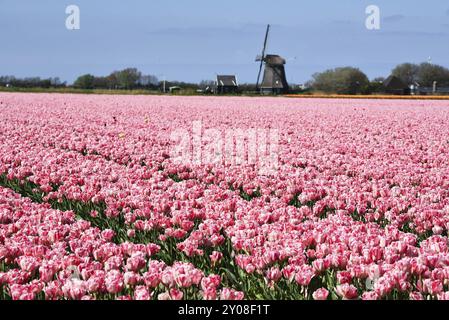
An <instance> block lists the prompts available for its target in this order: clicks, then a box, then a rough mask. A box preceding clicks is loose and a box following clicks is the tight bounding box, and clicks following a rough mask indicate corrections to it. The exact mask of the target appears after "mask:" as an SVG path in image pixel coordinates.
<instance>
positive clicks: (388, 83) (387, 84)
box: [383, 75, 410, 95]
mask: <svg viewBox="0 0 449 320" xmlns="http://www.w3.org/2000/svg"><path fill="white" fill-rule="evenodd" d="M383 86H384V91H385V93H388V94H395V95H405V94H410V89H409V87H408V85H407V84H406V83H405V82H404V81H402V80H401V79H400V78H398V77H396V76H393V75H391V76H389V77H388V78H387V79H386V80H385V81H384V82H383Z"/></svg>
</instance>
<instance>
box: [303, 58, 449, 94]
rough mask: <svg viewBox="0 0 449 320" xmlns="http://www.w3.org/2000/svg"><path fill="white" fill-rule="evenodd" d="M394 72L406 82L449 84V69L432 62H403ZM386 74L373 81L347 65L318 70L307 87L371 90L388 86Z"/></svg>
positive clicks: (340, 91) (345, 91)
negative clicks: (386, 84) (322, 70)
mask: <svg viewBox="0 0 449 320" xmlns="http://www.w3.org/2000/svg"><path fill="white" fill-rule="evenodd" d="M391 75H393V76H396V77H398V78H399V79H401V80H402V82H403V83H404V84H405V85H406V86H409V85H418V86H420V87H432V86H433V85H434V83H435V82H436V84H437V85H438V86H439V87H449V69H447V68H445V67H443V66H440V65H436V64H431V63H427V62H426V63H421V64H413V63H403V64H400V65H398V66H396V67H395V68H394V69H393V70H392V71H391ZM384 81H385V78H383V77H379V78H376V79H374V80H372V81H370V80H369V79H368V77H367V75H366V74H365V73H363V72H362V71H361V70H360V69H358V68H353V67H343V68H335V69H329V70H326V71H324V72H320V73H315V74H314V75H313V76H312V80H311V81H309V82H308V83H307V85H306V87H308V88H310V89H312V90H314V91H321V92H326V93H337V94H371V93H377V92H382V91H383V90H384V87H383V82H384Z"/></svg>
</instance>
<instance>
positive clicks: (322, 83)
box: [312, 67, 369, 94]
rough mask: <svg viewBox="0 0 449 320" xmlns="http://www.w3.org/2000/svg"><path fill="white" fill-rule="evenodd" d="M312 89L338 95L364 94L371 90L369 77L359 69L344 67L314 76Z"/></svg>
mask: <svg viewBox="0 0 449 320" xmlns="http://www.w3.org/2000/svg"><path fill="white" fill-rule="evenodd" d="M312 88H313V89H314V90H316V91H322V92H326V93H338V94H362V93H366V92H367V90H368V88H369V80H368V77H367V76H366V75H365V74H364V73H363V72H362V71H360V70H359V69H357V68H352V67H343V68H336V69H329V70H326V71H324V72H321V73H316V74H314V75H313V81H312Z"/></svg>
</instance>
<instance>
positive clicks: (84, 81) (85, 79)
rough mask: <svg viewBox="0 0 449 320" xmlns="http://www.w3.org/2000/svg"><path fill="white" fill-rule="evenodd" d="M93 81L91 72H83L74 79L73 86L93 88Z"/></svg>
mask: <svg viewBox="0 0 449 320" xmlns="http://www.w3.org/2000/svg"><path fill="white" fill-rule="evenodd" d="M94 83H95V77H94V76H93V75H91V74H84V75H82V76H79V77H78V79H76V80H75V82H74V83H73V86H74V87H75V88H79V89H93V88H94Z"/></svg>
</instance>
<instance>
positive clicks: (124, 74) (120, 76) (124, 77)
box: [111, 68, 142, 89]
mask: <svg viewBox="0 0 449 320" xmlns="http://www.w3.org/2000/svg"><path fill="white" fill-rule="evenodd" d="M111 75H114V76H115V79H117V85H118V87H119V88H120V89H134V88H135V87H136V86H137V84H138V81H139V79H140V78H141V77H142V73H141V72H140V71H139V70H137V69H136V68H127V69H124V70H121V71H115V72H113V73H112V74H111Z"/></svg>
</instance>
